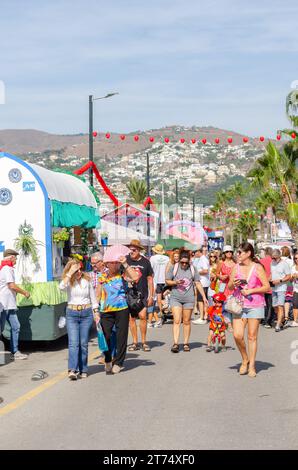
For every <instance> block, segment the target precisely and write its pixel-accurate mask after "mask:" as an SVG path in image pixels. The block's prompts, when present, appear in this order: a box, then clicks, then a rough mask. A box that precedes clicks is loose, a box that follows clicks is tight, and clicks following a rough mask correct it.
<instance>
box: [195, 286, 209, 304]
mask: <svg viewBox="0 0 298 470" xmlns="http://www.w3.org/2000/svg"><path fill="white" fill-rule="evenodd" d="M203 289H204V292H205V295H206V298H207V297H208V289H209V287H203ZM197 299H198V302H203V297H202V296H201V293H200V292H199V291H198V297H197Z"/></svg>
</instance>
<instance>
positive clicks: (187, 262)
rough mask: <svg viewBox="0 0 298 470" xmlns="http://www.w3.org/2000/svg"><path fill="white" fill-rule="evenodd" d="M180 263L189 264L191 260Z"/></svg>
mask: <svg viewBox="0 0 298 470" xmlns="http://www.w3.org/2000/svg"><path fill="white" fill-rule="evenodd" d="M180 264H189V261H180Z"/></svg>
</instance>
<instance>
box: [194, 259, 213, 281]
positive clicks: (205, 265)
mask: <svg viewBox="0 0 298 470" xmlns="http://www.w3.org/2000/svg"><path fill="white" fill-rule="evenodd" d="M193 265H194V266H195V267H196V268H197V270H198V272H199V274H200V281H201V284H202V286H203V287H209V286H210V263H209V260H208V258H207V257H206V256H205V255H202V256H201V257H200V258H195V259H194V260H193ZM206 269H207V270H208V274H201V273H200V271H205V270H206Z"/></svg>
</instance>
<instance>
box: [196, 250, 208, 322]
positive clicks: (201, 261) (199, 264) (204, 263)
mask: <svg viewBox="0 0 298 470" xmlns="http://www.w3.org/2000/svg"><path fill="white" fill-rule="evenodd" d="M206 250H207V249H206V248H205V247H201V248H200V249H199V250H197V251H196V253H195V258H194V260H193V265H194V266H195V268H197V270H198V272H199V275H200V281H201V284H202V286H203V289H204V291H205V295H206V298H207V297H208V288H209V286H210V264H209V260H208V258H207V256H206V255H205V254H204V252H206ZM198 307H199V312H200V318H198V319H197V320H193V323H194V324H195V325H204V324H206V323H207V315H208V314H207V307H206V306H205V303H204V301H203V299H202V296H201V294H200V293H199V292H198Z"/></svg>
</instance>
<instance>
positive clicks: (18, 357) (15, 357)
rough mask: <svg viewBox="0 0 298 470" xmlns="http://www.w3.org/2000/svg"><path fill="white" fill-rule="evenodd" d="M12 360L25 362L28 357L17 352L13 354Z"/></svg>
mask: <svg viewBox="0 0 298 470" xmlns="http://www.w3.org/2000/svg"><path fill="white" fill-rule="evenodd" d="M12 359H15V360H19V361H24V360H25V359H28V355H27V354H22V353H21V352H20V351H17V352H16V353H14V354H12Z"/></svg>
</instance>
